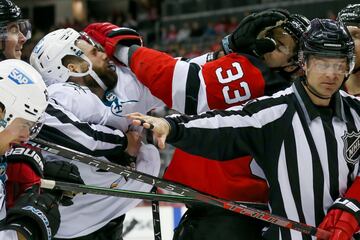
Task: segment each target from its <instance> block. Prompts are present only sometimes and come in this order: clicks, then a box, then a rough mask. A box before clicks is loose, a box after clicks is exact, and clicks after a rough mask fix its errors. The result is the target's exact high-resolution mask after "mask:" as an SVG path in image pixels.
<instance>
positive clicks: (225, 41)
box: [221, 35, 233, 55]
mask: <svg viewBox="0 0 360 240" xmlns="http://www.w3.org/2000/svg"><path fill="white" fill-rule="evenodd" d="M230 37H231V36H230V35H227V36H225V37H224V38H223V39H222V40H221V47H222V49H223V51H224V53H225V55H227V54H229V53H232V52H233V50H232V49H231V48H230Z"/></svg>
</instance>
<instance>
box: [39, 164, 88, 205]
mask: <svg viewBox="0 0 360 240" xmlns="http://www.w3.org/2000/svg"><path fill="white" fill-rule="evenodd" d="M44 176H45V178H46V179H51V180H58V181H64V182H71V183H77V184H84V180H82V178H81V176H80V172H79V169H78V167H77V166H76V165H74V164H72V163H69V162H66V161H49V162H46V164H45V167H44ZM50 192H51V193H52V194H54V195H56V196H58V197H60V196H62V198H61V200H60V203H61V204H62V205H64V206H69V205H72V204H73V202H72V201H71V199H72V198H73V196H74V195H75V193H72V192H63V191H61V190H51V191H50Z"/></svg>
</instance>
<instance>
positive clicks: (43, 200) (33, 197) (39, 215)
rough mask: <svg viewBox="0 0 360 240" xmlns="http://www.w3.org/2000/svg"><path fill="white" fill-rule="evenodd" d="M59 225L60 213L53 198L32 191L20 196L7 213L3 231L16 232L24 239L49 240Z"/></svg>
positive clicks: (49, 195) (46, 194) (47, 194)
mask: <svg viewBox="0 0 360 240" xmlns="http://www.w3.org/2000/svg"><path fill="white" fill-rule="evenodd" d="M59 225H60V213H59V209H58V203H57V199H56V197H55V196H53V195H51V194H49V193H43V194H38V193H36V192H34V191H33V190H32V189H31V190H29V191H28V192H26V193H24V194H23V195H21V196H20V198H19V199H18V200H17V201H16V203H15V205H14V207H12V208H10V209H9V211H8V212H7V217H6V223H5V225H4V227H3V230H5V229H8V230H16V231H18V232H20V233H21V234H22V235H24V237H25V238H26V239H31V240H35V239H36V240H50V239H52V237H53V236H54V235H55V234H56V232H57V230H58V229H59Z"/></svg>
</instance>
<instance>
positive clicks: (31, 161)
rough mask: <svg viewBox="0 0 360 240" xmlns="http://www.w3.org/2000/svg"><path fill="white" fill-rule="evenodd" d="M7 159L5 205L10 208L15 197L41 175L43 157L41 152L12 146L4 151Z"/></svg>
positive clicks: (34, 182) (35, 182)
mask: <svg viewBox="0 0 360 240" xmlns="http://www.w3.org/2000/svg"><path fill="white" fill-rule="evenodd" d="M5 160H6V161H7V164H8V165H7V169H6V174H7V176H8V179H7V181H6V206H7V208H10V207H12V206H13V205H14V202H15V201H16V199H17V198H18V197H19V196H20V195H21V194H22V193H24V192H25V191H26V190H27V189H29V188H31V187H32V186H33V185H35V184H40V179H41V178H42V177H43V170H44V162H45V161H44V158H43V156H42V154H41V152H38V151H35V150H32V149H30V148H25V147H17V146H16V147H14V148H12V149H10V150H9V151H8V152H7V153H5Z"/></svg>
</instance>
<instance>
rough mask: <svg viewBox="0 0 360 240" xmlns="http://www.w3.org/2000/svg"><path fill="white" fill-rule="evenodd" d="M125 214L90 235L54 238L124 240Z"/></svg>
mask: <svg viewBox="0 0 360 240" xmlns="http://www.w3.org/2000/svg"><path fill="white" fill-rule="evenodd" d="M124 219H125V214H124V215H121V216H120V217H118V218H115V219H113V220H111V221H110V222H109V223H108V224H106V225H105V226H103V227H102V228H100V229H99V230H97V231H95V232H93V233H90V234H89V235H86V236H82V237H78V238H54V240H69V239H71V240H123V238H122V230H123V222H124Z"/></svg>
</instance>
